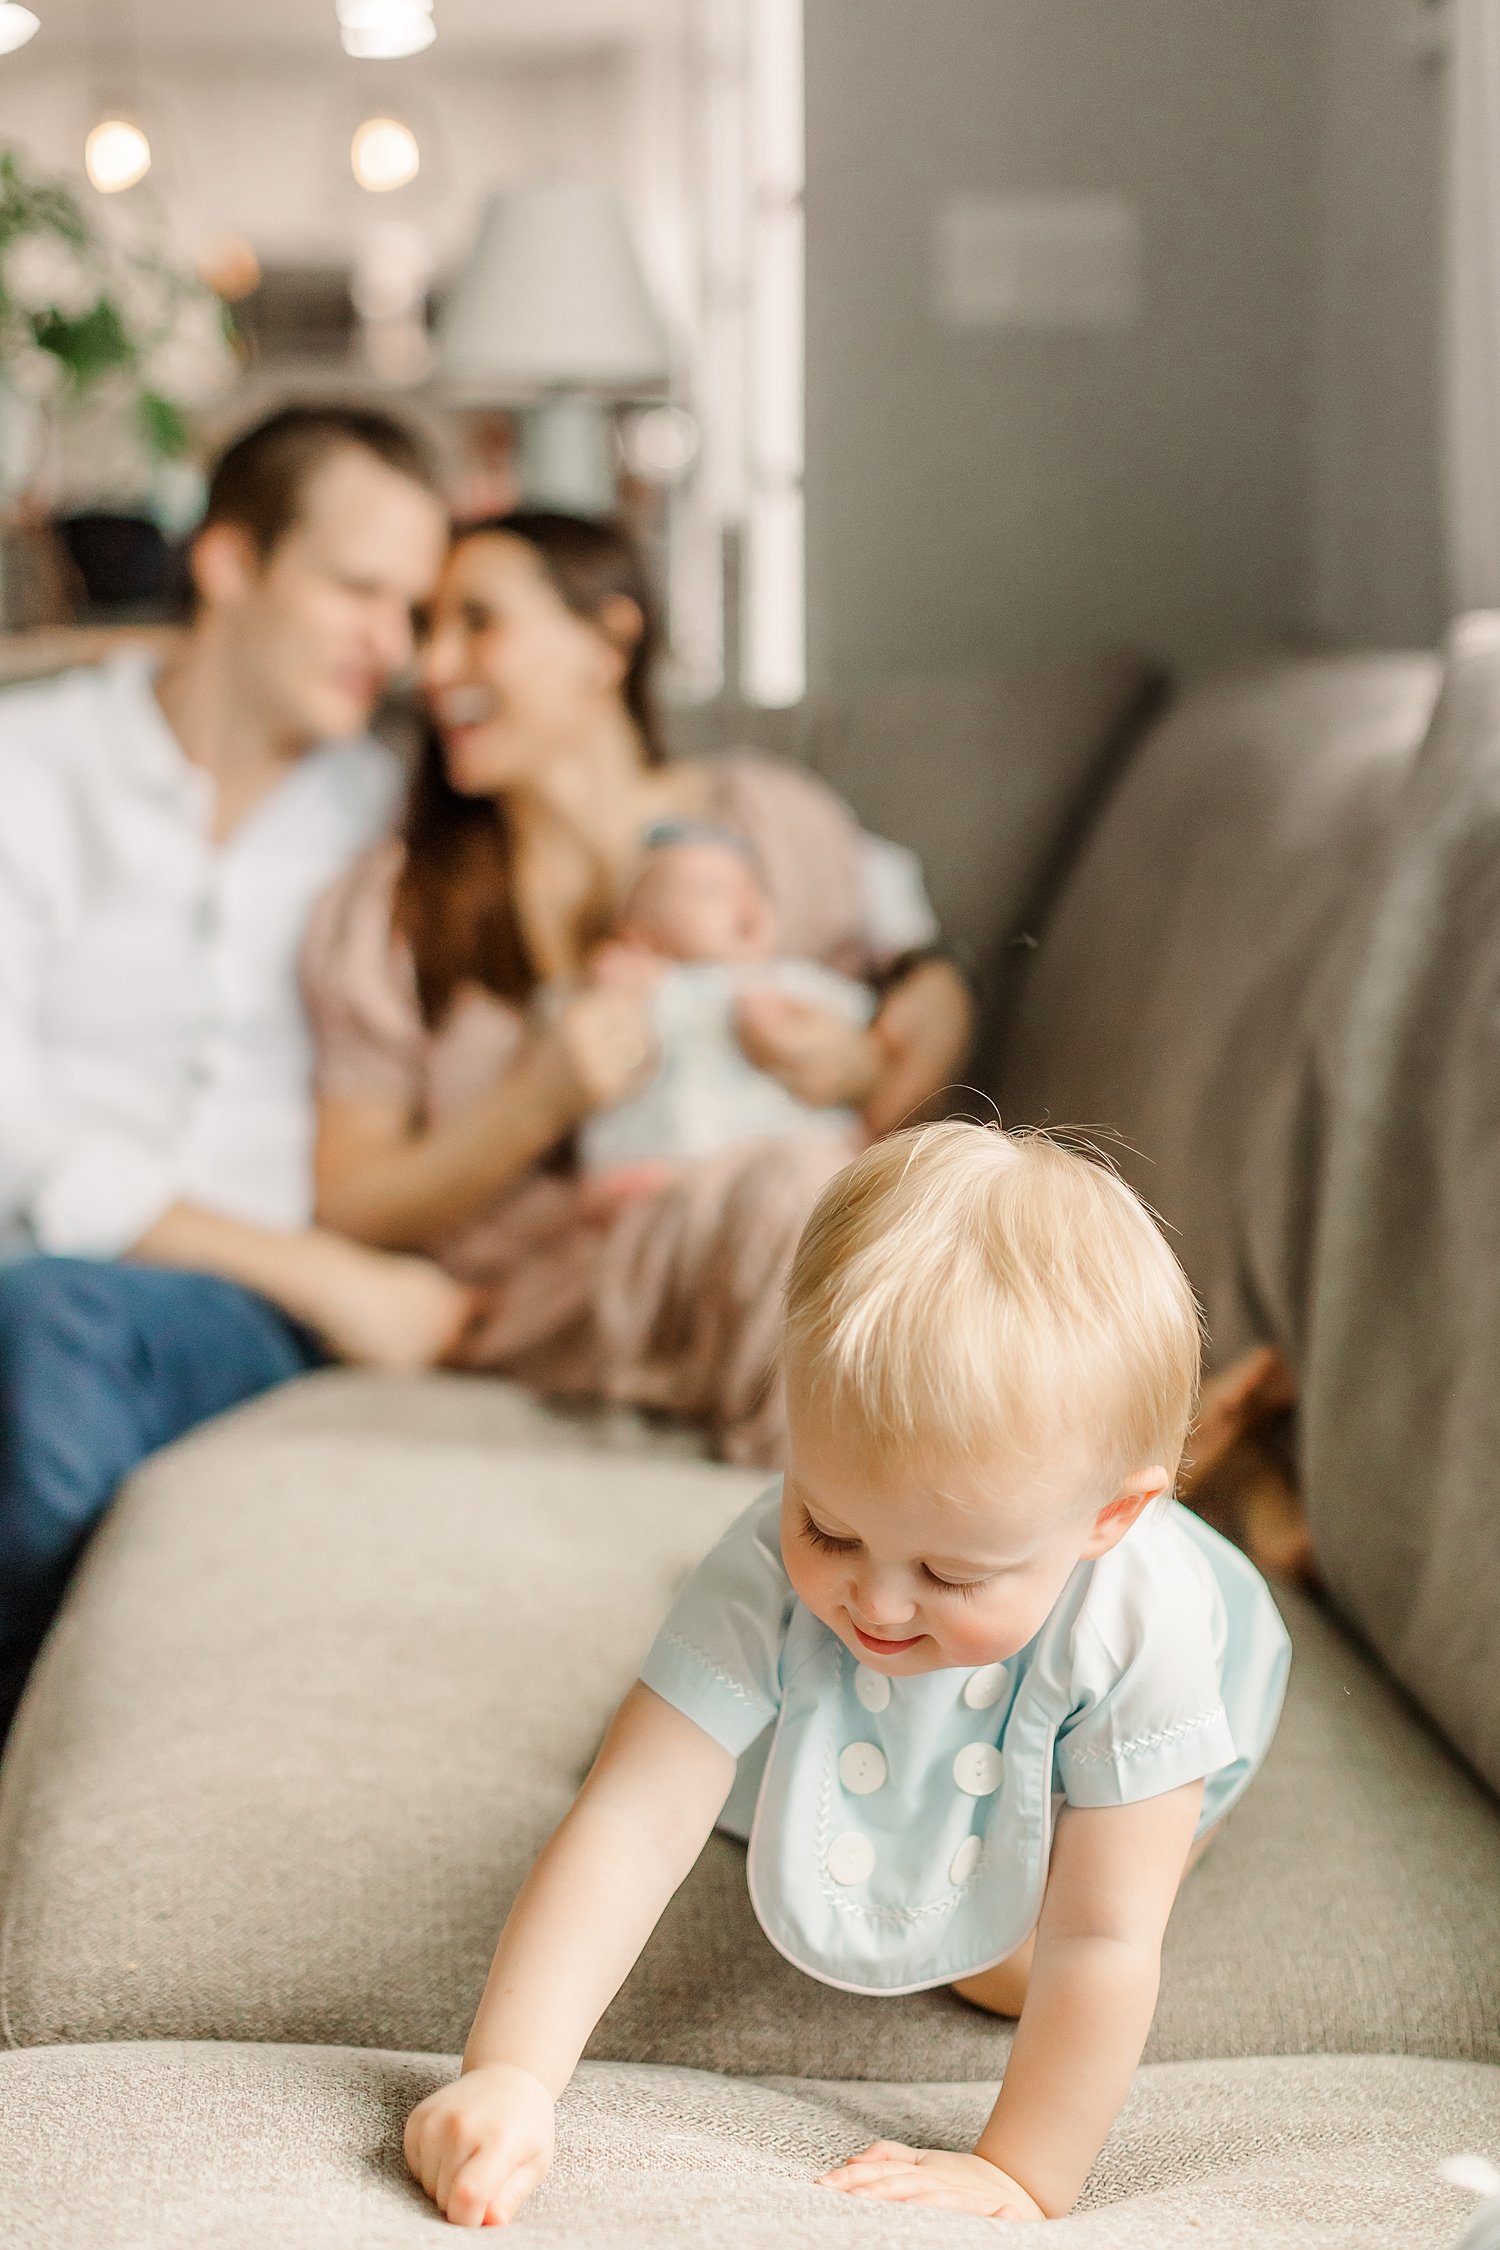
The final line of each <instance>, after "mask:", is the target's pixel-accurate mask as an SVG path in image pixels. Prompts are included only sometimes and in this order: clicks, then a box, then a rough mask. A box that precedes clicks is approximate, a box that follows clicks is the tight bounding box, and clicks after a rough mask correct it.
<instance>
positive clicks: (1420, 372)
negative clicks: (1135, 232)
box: [806, 0, 1441, 686]
mask: <svg viewBox="0 0 1500 2250" xmlns="http://www.w3.org/2000/svg"><path fill="white" fill-rule="evenodd" d="M1410 15H1411V9H1410V7H1409V5H1408V0H919V4H914V0H807V11H806V20H807V77H808V164H809V169H808V191H807V200H808V386H809V389H808V492H807V499H808V571H809V611H810V619H811V649H810V658H811V670H812V676H813V684H814V685H815V686H828V685H835V684H838V685H842V684H846V683H850V682H855V681H859V680H862V679H868V678H871V677H874V676H877V675H879V674H881V673H886V672H900V671H911V670H917V671H921V670H928V671H935V670H941V669H944V668H952V667H959V668H975V667H982V666H984V665H986V664H988V663H992V662H997V661H999V662H1005V661H1014V660H1017V659H1021V660H1024V659H1026V658H1029V657H1047V656H1050V655H1054V654H1057V653H1062V652H1066V651H1067V650H1069V649H1071V648H1075V647H1077V646H1079V645H1081V644H1083V643H1086V642H1089V641H1098V640H1115V641H1119V640H1128V641H1133V642H1136V643H1138V644H1140V645H1142V646H1144V647H1146V648H1149V649H1151V650H1153V651H1155V652H1158V653H1160V654H1162V655H1164V656H1166V657H1168V658H1170V659H1171V660H1172V661H1173V662H1175V663H1176V664H1178V665H1180V666H1183V667H1187V668H1197V667H1200V666H1202V665H1205V664H1209V663H1212V662H1216V661H1219V660H1222V659H1223V658H1225V657H1228V656H1232V655H1234V654H1235V653H1237V652H1240V651H1242V650H1245V649H1248V648H1252V647H1256V646H1259V645H1263V644H1264V643H1265V642H1266V641H1267V640H1269V639H1275V638H1283V637H1303V636H1305V635H1307V634H1309V633H1311V632H1324V633H1327V634H1329V635H1331V636H1333V637H1336V638H1340V639H1347V640H1353V641H1361V640H1366V641H1379V640H1385V639H1392V640H1409V639H1422V638H1425V637H1429V636H1430V635H1431V634H1432V633H1433V632H1435V631H1436V629H1437V626H1438V622H1439V619H1440V614H1441V586H1440V576H1439V573H1438V569H1437V527H1436V501H1435V486H1436V472H1435V437H1434V436H1433V431H1434V429H1435V416H1436V406H1435V397H1434V393H1435V383H1436V374H1435V332H1436V319H1437V315H1436V227H1437V169H1436V168H1437V141H1436V116H1437V103H1438V90H1439V74H1438V73H1437V72H1435V71H1432V70H1430V69H1429V70H1427V71H1425V72H1424V70H1423V69H1422V67H1421V66H1420V65H1419V64H1418V63H1416V62H1415V61H1414V59H1413V57H1412V55H1411V52H1410V48H1409V45H1408V43H1407V40H1406V37H1405V31H1406V24H1407V21H1408V19H1409V17H1410ZM1074 189H1079V190H1091V189H1103V190H1113V191H1118V192H1119V193H1122V194H1124V195H1125V196H1127V197H1128V198H1130V199H1131V200H1133V201H1134V202H1135V203H1137V204H1138V206H1139V207H1140V209H1141V211H1142V214H1143V217H1144V222H1145V242H1146V269H1145V294H1146V313H1145V319H1144V321H1143V322H1142V324H1141V325H1140V326H1139V327H1138V328H1136V329H1134V330H1129V331H1125V332H1123V333H1119V334H1108V333H1096V334H1092V335H1089V334H1084V335H1075V336H1067V335H1051V336H1040V335H1023V334H1016V333H1009V334H984V333H972V332H971V333H964V332H954V331H951V330H946V329H944V328H943V327H942V326H940V325H939V323H938V322H937V321H936V319H935V318H934V317H933V315H932V312H931V310H930V303H931V284H930V247H929V246H930V236H931V228H932V223H933V218H934V215H935V212H936V211H937V209H938V207H939V205H940V203H941V201H942V199H943V198H944V197H945V196H946V195H948V194H950V193H952V192H954V191H955V190H978V191H980V192H1004V191H1010V190H1019V191H1023V192H1029V191H1035V190H1074Z"/></svg>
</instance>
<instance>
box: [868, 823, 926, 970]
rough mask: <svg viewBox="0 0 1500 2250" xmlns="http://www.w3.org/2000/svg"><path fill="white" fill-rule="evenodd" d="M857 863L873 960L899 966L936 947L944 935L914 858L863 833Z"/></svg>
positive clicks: (898, 846)
mask: <svg viewBox="0 0 1500 2250" xmlns="http://www.w3.org/2000/svg"><path fill="white" fill-rule="evenodd" d="M860 858H861V865H862V873H863V877H864V896H865V928H866V930H867V932H868V934H869V941H870V950H871V953H872V954H873V955H874V957H875V959H876V960H877V961H882V962H889V961H898V960H899V959H900V958H901V956H902V954H903V953H919V952H920V951H921V950H922V948H923V947H924V946H929V945H936V944H937V943H938V941H939V939H940V938H941V936H942V934H943V933H942V930H941V929H940V927H939V925H938V918H937V916H936V914H934V912H933V910H932V901H931V899H930V898H929V897H928V896H927V884H926V882H925V880H924V878H923V875H922V863H921V861H920V860H919V859H918V857H917V855H916V853H915V852H914V851H911V850H910V849H909V848H908V847H907V846H906V845H905V844H893V843H891V841H890V840H889V838H888V837H885V836H872V835H871V834H870V833H869V831H868V830H866V831H865V833H864V834H863V835H862V836H861V838H860Z"/></svg>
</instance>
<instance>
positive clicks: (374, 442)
mask: <svg viewBox="0 0 1500 2250" xmlns="http://www.w3.org/2000/svg"><path fill="white" fill-rule="evenodd" d="M351 447H353V448H354V449H355V450H357V451H358V452H361V453H367V454H369V455H370V456H371V458H372V459H374V460H376V461H380V462H383V463H384V465H385V467H386V468H388V469H394V470H395V472H396V474H397V475H398V476H403V477H409V478H410V479H411V481H412V483H413V484H419V485H422V486H423V487H424V488H425V489H426V490H427V491H428V492H430V493H432V494H433V496H434V497H435V498H441V482H440V479H439V475H438V465H437V460H436V457H435V456H434V454H433V451H432V449H431V447H430V446H429V445H428V444H427V442H426V440H425V439H424V438H422V437H420V436H419V435H418V434H417V432H416V431H415V430H413V429H412V428H410V426H409V425H408V424H407V423H405V422H400V421H398V420H397V419H396V417H395V416H394V415H391V414H382V413H380V412H379V411H378V409H376V408H373V407H364V406H285V407H283V408H282V409H281V411H280V413H278V414H272V415H271V416H270V417H269V418H268V419H267V420H266V421H264V422H257V423H256V425H255V427H254V429H251V430H246V431H245V433H244V435H243V436H242V437H238V438H236V439H235V441H234V443H233V444H232V445H230V446H228V447H226V449H225V451H224V452H223V453H222V454H221V455H220V456H219V460H218V463H217V465H216V467H215V468H214V470H213V473H212V475H211V476H210V478H209V485H208V503H207V506H206V507H205V509H204V512H203V521H202V523H201V525H200V526H199V529H200V530H203V531H206V530H208V529H209V527H210V526H211V525H213V524H218V523H233V524H238V525H240V526H241V528H242V529H243V530H245V531H247V532H248V533H249V534H250V537H251V539H252V541H253V542H254V545H255V550H256V552H257V554H259V555H260V556H261V558H262V559H264V558H265V557H266V556H267V555H269V554H270V553H271V550H272V549H273V548H274V547H275V546H276V545H277V543H278V541H280V540H281V539H283V538H284V537H285V536H286V534H287V532H289V531H290V530H291V529H292V526H293V525H294V524H295V523H296V522H297V521H298V520H299V518H300V516H301V513H302V503H303V500H304V498H305V497H306V493H307V487H308V485H309V484H310V483H311V481H312V479H313V478H314V477H315V476H316V475H317V473H318V471H319V469H321V468H322V466H323V464H324V462H325V461H329V460H331V459H332V458H333V456H334V455H335V454H336V453H342V452H346V451H348V450H349V449H350V448H351Z"/></svg>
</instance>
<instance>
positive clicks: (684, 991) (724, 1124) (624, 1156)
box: [579, 959, 874, 1172]
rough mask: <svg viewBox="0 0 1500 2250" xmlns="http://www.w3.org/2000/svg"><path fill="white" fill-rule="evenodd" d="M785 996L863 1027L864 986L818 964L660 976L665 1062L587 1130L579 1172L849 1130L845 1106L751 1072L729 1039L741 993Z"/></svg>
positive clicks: (712, 966)
mask: <svg viewBox="0 0 1500 2250" xmlns="http://www.w3.org/2000/svg"><path fill="white" fill-rule="evenodd" d="M764 991H773V992H785V993H789V994H790V995H791V996H792V998H794V999H797V1000H809V1001H811V1002H812V1003H813V1004H814V1005H815V1006H817V1007H820V1008H826V1009H827V1010H828V1011H829V1012H830V1013H831V1014H833V1015H837V1016H841V1017H842V1018H843V1019H844V1020H845V1021H846V1022H848V1023H857V1024H864V1023H868V1022H869V1020H870V1017H871V1015H872V1014H873V1012H874V1001H873V999H872V997H871V993H870V990H869V987H868V986H867V985H863V984H857V983H856V982H855V980H854V979H853V978H852V977H844V976H839V975H838V974H837V973H836V972H835V971H834V970H832V969H826V968H824V967H823V966H822V964H821V963H820V962H817V961H801V960H790V959H788V960H779V961H748V962H744V961H742V962H720V961H691V962H679V963H677V964H676V965H675V966H674V967H672V968H670V969H668V970H666V972H665V973H664V974H663V976H662V977H661V979H660V981H659V982H658V984H657V985H656V987H655V989H654V991H653V993H652V995H651V1022H652V1028H653V1030H654V1032H655V1035H656V1040H657V1045H658V1048H659V1050H660V1056H661V1060H660V1063H659V1065H658V1068H657V1070H656V1073H655V1075H654V1077H653V1078H652V1079H651V1080H650V1082H649V1084H647V1085H645V1086H643V1087H642V1088H641V1090H640V1092H639V1093H637V1094H632V1095H631V1096H630V1097H629V1098H628V1099H627V1100H625V1101H623V1102H617V1103H616V1104H615V1106H614V1108H613V1109H606V1110H601V1111H599V1112H597V1113H596V1114H595V1115H594V1116H593V1117H590V1118H589V1119H588V1120H587V1122H586V1123H585V1124H584V1126H583V1129H582V1132H581V1134H580V1137H579V1156H580V1160H581V1162H582V1164H583V1167H584V1169H585V1171H589V1172H598V1171H604V1170H606V1169H608V1168H610V1167H611V1166H614V1165H621V1164H640V1163H644V1162H649V1161H652V1160H659V1159H663V1158H665V1159H674V1158H686V1157H695V1156H713V1155H716V1154H717V1153H718V1151H719V1150H720V1149H727V1148H737V1147H739V1146H741V1145H742V1144H744V1143H745V1142H747V1141H758V1140H771V1139H777V1138H780V1137H782V1136H783V1135H785V1134H789V1133H807V1132H809V1131H813V1132H824V1133H839V1132H852V1131H853V1130H854V1128H855V1126H856V1124H857V1123H858V1120H857V1119H856V1117H855V1115H854V1112H853V1111H852V1110H847V1109H816V1108H813V1107H812V1106H810V1105H809V1104H808V1103H807V1102H802V1101H799V1100H798V1099H797V1097H796V1095H795V1094H792V1093H789V1092H788V1091H787V1089H786V1087H785V1086H783V1085H782V1083H781V1081H780V1079H778V1078H773V1077H772V1076H771V1074H770V1072H769V1071H766V1070H757V1069H756V1067H755V1065H754V1063H752V1062H751V1060H750V1058H749V1056H748V1055H747V1054H746V1053H745V1051H744V1049H743V1048H742V1047H741V1046H740V1043H739V1040H738V1038H737V1037H736V1036H735V1009H736V1006H737V1004H738V1002H739V999H740V997H741V995H742V994H743V993H747V992H764Z"/></svg>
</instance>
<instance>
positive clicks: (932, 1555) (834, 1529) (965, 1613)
mask: <svg viewBox="0 0 1500 2250" xmlns="http://www.w3.org/2000/svg"><path fill="white" fill-rule="evenodd" d="M1167 1489H1168V1480H1167V1478H1166V1475H1165V1473H1164V1472H1163V1471H1162V1470H1160V1469H1152V1470H1149V1471H1147V1472H1145V1473H1144V1474H1143V1475H1141V1476H1140V1477H1136V1478H1133V1479H1132V1480H1131V1481H1130V1483H1129V1485H1128V1486H1127V1487H1126V1488H1124V1489H1123V1490H1121V1491H1120V1492H1118V1493H1116V1494H1114V1495H1113V1496H1112V1497H1110V1498H1108V1499H1106V1500H1105V1502H1104V1503H1103V1505H1102V1506H1101V1505H1099V1503H1098V1498H1097V1492H1098V1486H1097V1482H1096V1481H1091V1479H1090V1477H1089V1474H1088V1469H1087V1466H1086V1465H1085V1464H1083V1463H1082V1462H1079V1461H1068V1460H1066V1459H1059V1461H1058V1462H1056V1463H1055V1464H1053V1465H1051V1467H1050V1468H1049V1467H1048V1466H1047V1465H1031V1466H1029V1467H1028V1468H1027V1469H1025V1470H1018V1469H1017V1467H1016V1465H1015V1463H1014V1461H1013V1460H1012V1459H1010V1458H1009V1457H1007V1458H1005V1459H1003V1460H997V1461H996V1462H994V1463H993V1464H988V1463H979V1464H977V1465H976V1464H973V1463H968V1464H965V1465H963V1466H959V1467H953V1468H949V1469H946V1470H945V1469H943V1468H942V1467H940V1466H937V1465H934V1467H933V1468H932V1469H931V1470H926V1469H920V1470H918V1469H913V1468H912V1466H911V1465H910V1464H909V1463H908V1462H893V1461H889V1460H886V1459H885V1458H883V1457H882V1456H881V1455H880V1454H879V1453H878V1452H876V1451H875V1449H873V1448H871V1447H870V1446H869V1445H868V1444H866V1443H865V1442H864V1441H863V1439H862V1437H860V1436H856V1435H852V1434H851V1432H850V1431H849V1430H848V1429H847V1428H842V1427H840V1426H839V1425H838V1424H837V1423H836V1422H835V1420H834V1419H833V1417H831V1416H830V1415H829V1414H828V1413H826V1411H823V1410H821V1409H819V1408H818V1407H816V1406H814V1405H810V1404H809V1403H808V1402H807V1401H805V1400H803V1401H798V1400H796V1399H795V1397H794V1399H793V1403H792V1407H791V1412H790V1421H789V1455H788V1464H787V1475H786V1496H785V1499H784V1501H783V1504H782V1516H781V1546H782V1554H783V1557H784V1559H785V1562H786V1568H787V1575H788V1576H789V1577H790V1579H791V1582H792V1585H793V1588H794V1589H795V1591H796V1593H797V1596H798V1598H799V1599H800V1600H801V1601H802V1602H803V1603H804V1605H805V1606H806V1607H807V1608H808V1609H810V1610H811V1611H812V1613H813V1615H814V1616H815V1617H817V1618H819V1619H821V1621H822V1622H823V1623H824V1624H825V1625H827V1626H828V1627H829V1628H830V1630H831V1631H833V1632H835V1633H837V1634H838V1636H839V1638H840V1640H841V1641H843V1643H844V1644H845V1646H846V1647H847V1648H849V1649H850V1650H852V1651H853V1653H854V1655H855V1656H857V1657H858V1658H859V1660H860V1662H861V1663H862V1664H868V1665H870V1666H871V1667H872V1668H873V1669H874V1670H875V1671H878V1672H885V1673H888V1674H890V1675H891V1676H892V1677H894V1678H900V1677H901V1676H902V1675H910V1674H912V1673H917V1672H936V1671H942V1670H944V1669H945V1668H947V1667H949V1666H976V1665H980V1664H992V1663H995V1662H997V1661H1000V1660H1003V1659H1004V1658H1006V1657H1009V1656H1014V1655H1015V1653H1016V1651H1017V1650H1018V1649H1022V1648H1024V1647H1025V1646H1026V1644H1027V1642H1028V1641H1030V1640H1031V1639H1032V1638H1033V1636H1034V1635H1035V1634H1036V1633H1037V1632H1038V1631H1039V1630H1040V1628H1041V1626H1042V1625H1043V1624H1044V1622H1045V1621H1046V1618H1047V1616H1048V1614H1049V1612H1050V1611H1051V1610H1052V1608H1053V1607H1054V1605H1055V1604H1056V1602H1057V1600H1058V1597H1059V1596H1060V1594H1061V1593H1062V1590H1063V1588H1064V1587H1065V1586H1066V1584H1067V1582H1068V1579H1069V1577H1070V1576H1071V1575H1072V1572H1073V1571H1074V1569H1075V1568H1076V1567H1077V1565H1078V1564H1079V1563H1080V1562H1082V1561H1084V1560H1086V1559H1087V1558H1089V1557H1091V1556H1095V1555H1101V1554H1104V1553H1106V1552H1107V1551H1108V1549H1109V1548H1111V1547H1112V1546H1114V1545H1115V1543H1116V1542H1117V1541H1118V1540H1119V1539H1122V1538H1123V1537H1124V1535H1125V1533H1126V1532H1127V1531H1128V1530H1129V1529H1130V1526H1131V1525H1132V1524H1133V1523H1134V1522H1135V1521H1136V1519H1137V1517H1138V1516H1139V1515H1140V1514H1141V1512H1142V1510H1143V1509H1144V1508H1146V1507H1148V1506H1149V1505H1150V1504H1151V1502H1152V1501H1153V1500H1154V1499H1157V1498H1159V1497H1160V1495H1161V1494H1162V1493H1163V1492H1165V1491H1166V1490H1167Z"/></svg>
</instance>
